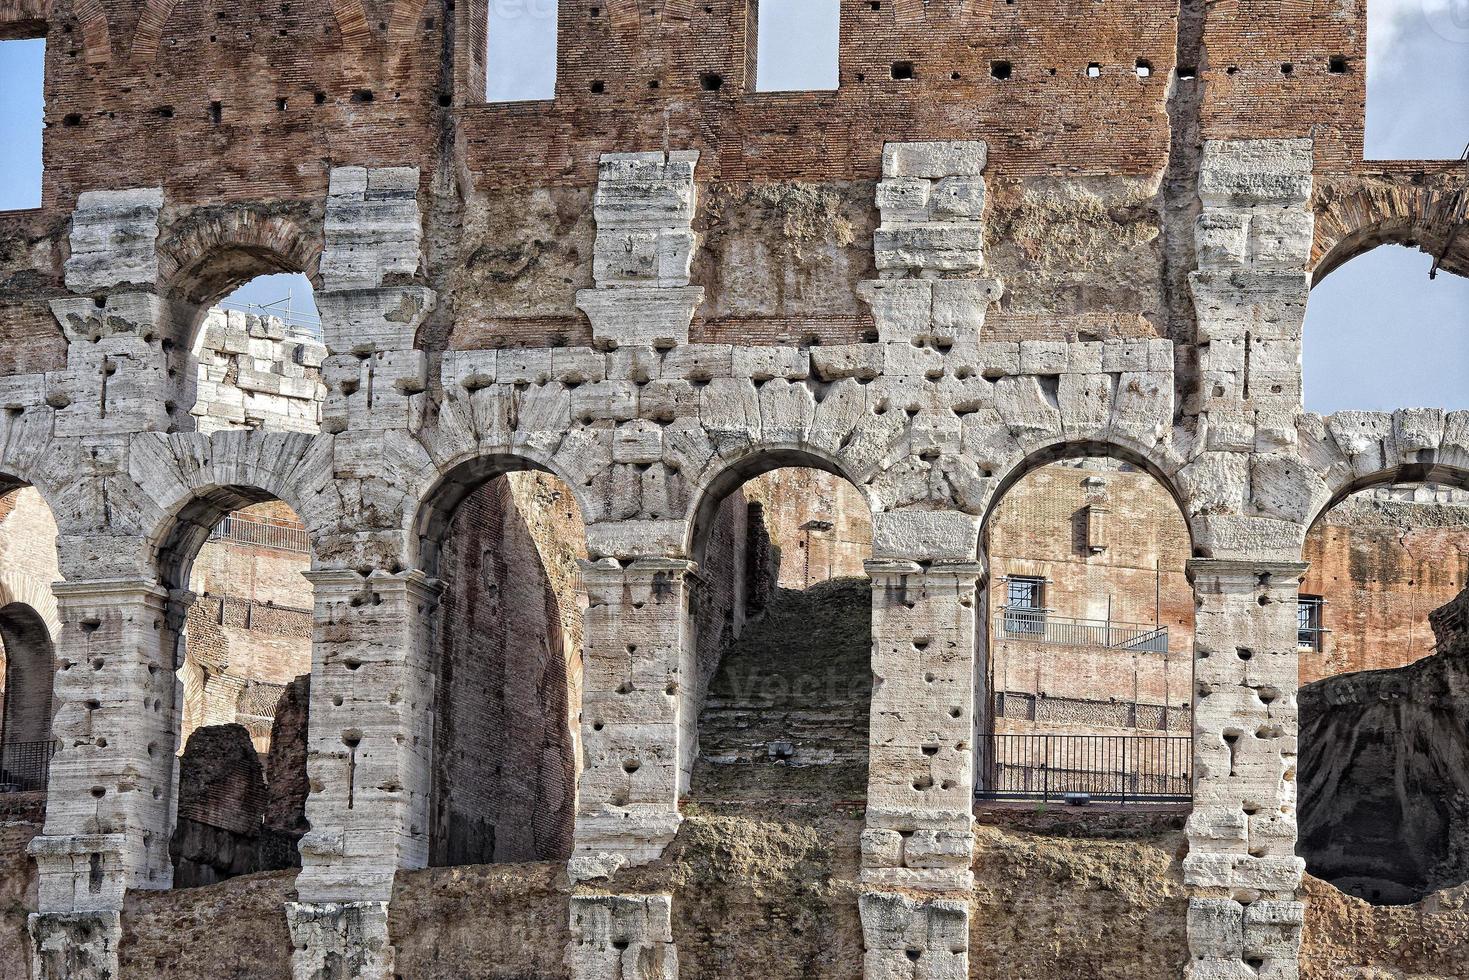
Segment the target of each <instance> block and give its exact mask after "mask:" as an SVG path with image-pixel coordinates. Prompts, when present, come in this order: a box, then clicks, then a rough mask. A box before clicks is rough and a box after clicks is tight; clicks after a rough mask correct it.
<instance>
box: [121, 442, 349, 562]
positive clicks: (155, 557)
mask: <svg viewBox="0 0 1469 980" xmlns="http://www.w3.org/2000/svg"><path fill="white" fill-rule="evenodd" d="M331 445H332V442H331V437H329V436H313V435H306V434H301V433H261V432H243V431H237V432H217V433H215V434H214V435H212V436H210V437H208V438H205V437H201V436H198V435H192V434H188V433H182V434H174V435H163V434H159V433H144V434H141V435H138V436H135V437H134V438H133V443H132V452H131V454H130V456H129V461H130V467H129V469H130V473H131V475H132V476H133V479H134V480H135V481H136V482H137V490H138V494H139V503H140V507H142V508H144V510H143V513H144V515H145V516H144V518H143V521H142V526H140V527H139V531H140V533H141V535H142V540H143V542H144V544H145V546H146V550H147V552H148V557H149V559H150V561H149V567H151V568H153V569H155V571H156V574H157V576H158V580H159V583H160V584H162V585H163V586H164V587H165V588H180V589H181V588H184V587H186V585H187V582H188V575H189V567H190V564H191V563H192V561H193V556H194V555H195V554H196V553H197V552H198V550H199V547H200V546H201V545H203V543H204V542H205V541H206V540H207V539H208V537H209V535H210V533H211V531H212V530H213V529H214V526H215V525H216V524H218V523H219V521H220V520H221V519H222V518H223V517H224V516H225V515H226V514H228V513H230V512H231V511H232V510H236V509H238V508H240V507H246V506H249V505H250V504H254V503H260V502H262V501H266V500H271V499H276V500H280V501H282V502H284V503H285V504H287V505H288V506H289V507H290V508H291V509H292V510H294V511H295V512H296V515H297V516H298V517H300V519H301V521H302V522H303V523H304V524H305V525H306V528H307V534H308V536H309V539H310V541H311V544H312V551H313V555H314V554H316V551H317V549H318V541H319V540H320V536H321V535H322V534H324V533H327V532H328V531H330V530H332V529H335V528H337V527H338V526H340V519H341V516H342V515H341V512H340V504H341V501H340V499H338V498H337V497H336V495H335V494H333V493H328V492H326V491H325V488H326V486H327V485H328V484H329V482H330V480H331V479H332V467H331V465H330V462H329V460H330V453H331Z"/></svg>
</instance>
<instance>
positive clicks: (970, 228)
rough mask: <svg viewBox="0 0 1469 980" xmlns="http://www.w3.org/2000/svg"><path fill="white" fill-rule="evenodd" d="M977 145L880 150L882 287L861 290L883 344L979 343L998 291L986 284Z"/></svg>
mask: <svg viewBox="0 0 1469 980" xmlns="http://www.w3.org/2000/svg"><path fill="white" fill-rule="evenodd" d="M988 157H989V147H988V145H987V144H986V143H984V142H983V141H981V140H935V141H931V142H922V143H887V144H885V145H884V146H883V154H882V180H881V181H880V182H878V185H877V207H878V210H879V211H880V212H881V215H882V224H881V225H879V227H878V228H877V231H876V232H875V233H874V235H873V242H872V245H873V257H874V259H875V261H876V263H877V272H878V275H879V276H880V277H881V278H879V279H873V280H869V281H867V282H862V283H859V284H858V286H857V295H858V296H860V297H861V298H862V300H863V301H864V302H866V303H867V304H868V305H870V306H871V307H872V318H873V320H874V321H875V322H876V324H877V334H878V339H879V340H880V341H882V342H884V343H895V342H897V343H913V344H915V345H917V344H926V343H934V344H953V343H955V342H956V341H963V340H967V341H969V342H970V343H974V342H976V341H977V340H978V339H979V338H980V332H981V328H982V327H983V326H984V319H985V313H986V311H987V310H988V309H989V305H990V304H991V303H992V302H994V301H995V300H997V299H999V298H1000V292H1001V286H1000V283H999V282H998V281H997V280H995V279H990V278H983V273H984V271H985V258H984V206H985V182H984V176H983V174H984V168H985V164H986V163H987V162H988Z"/></svg>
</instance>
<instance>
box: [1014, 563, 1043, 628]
mask: <svg viewBox="0 0 1469 980" xmlns="http://www.w3.org/2000/svg"><path fill="white" fill-rule="evenodd" d="M1005 632H1006V633H1007V634H1009V635H1010V636H1044V635H1045V632H1046V580H1045V579H1043V578H1040V577H1039V576H1034V575H1011V576H1010V577H1009V578H1008V579H1007V580H1006V582H1005Z"/></svg>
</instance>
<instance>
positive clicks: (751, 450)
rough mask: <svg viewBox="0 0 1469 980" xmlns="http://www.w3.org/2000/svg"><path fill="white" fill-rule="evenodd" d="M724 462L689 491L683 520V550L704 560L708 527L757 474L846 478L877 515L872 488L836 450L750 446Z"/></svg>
mask: <svg viewBox="0 0 1469 980" xmlns="http://www.w3.org/2000/svg"><path fill="white" fill-rule="evenodd" d="M720 463H721V465H718V466H711V467H709V468H708V469H707V470H706V471H705V472H704V473H703V474H702V475H701V477H700V479H699V480H698V481H697V482H696V484H695V489H694V490H693V492H691V493H690V494H689V509H688V512H687V515H686V519H685V522H684V526H685V538H684V542H683V546H684V551H683V553H684V554H686V555H688V556H689V557H690V558H691V559H692V560H693V561H695V562H701V561H702V559H703V552H704V547H705V544H706V543H707V538H708V531H709V527H710V525H711V524H712V522H713V521H714V519H715V515H716V514H717V513H718V510H719V506H720V504H721V502H723V500H724V498H725V497H727V496H729V494H730V493H732V492H733V491H734V490H736V489H738V488H739V487H741V486H743V485H744V484H745V483H748V482H749V481H750V480H753V479H754V478H755V477H757V476H761V475H763V474H765V473H769V472H770V471H772V470H778V469H782V468H784V467H805V468H809V469H815V470H821V471H823V472H826V473H830V474H832V475H833V476H837V477H840V478H841V479H843V480H845V481H847V482H848V483H849V484H851V485H852V486H853V487H855V488H856V490H857V492H858V493H859V494H861V495H862V498H863V500H864V501H865V502H866V504H867V509H868V513H869V514H872V515H874V516H875V515H876V514H877V512H878V510H879V508H878V507H877V506H875V505H874V501H873V497H872V492H871V488H870V487H869V486H867V485H865V484H864V483H862V482H861V481H859V480H855V479H853V478H852V476H851V475H850V474H849V473H848V471H847V467H846V465H845V464H844V463H843V461H842V460H841V459H840V458H839V457H837V456H836V455H835V454H833V453H827V452H824V451H822V450H820V449H817V448H815V447H812V446H801V447H795V446H785V445H776V446H761V445H758V444H756V445H751V446H749V447H747V448H746V449H745V450H744V451H743V452H742V453H740V454H739V455H738V456H736V457H734V458H733V459H722V460H721V461H720Z"/></svg>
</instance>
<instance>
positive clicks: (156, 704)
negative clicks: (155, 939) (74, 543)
mask: <svg viewBox="0 0 1469 980" xmlns="http://www.w3.org/2000/svg"><path fill="white" fill-rule="evenodd" d="M55 592H56V596H57V600H58V605H59V608H60V613H61V619H62V623H63V625H62V629H61V634H60V637H59V639H58V642H57V663H58V670H57V674H56V683H55V688H54V695H53V697H54V699H55V701H54V703H55V705H56V714H55V719H54V721H53V732H54V734H55V737H56V739H57V741H58V743H59V748H58V750H57V752H56V755H55V757H54V758H53V759H52V761H51V772H50V779H49V783H48V795H47V799H46V826H45V829H44V832H43V833H42V835H41V836H39V837H36V838H35V839H34V840H32V841H31V845H30V852H31V854H32V856H33V857H35V859H36V865H37V868H38V871H39V874H40V911H39V913H37V914H35V915H32V916H31V918H30V929H31V937H32V940H33V943H34V953H35V957H34V966H35V969H34V974H35V976H36V977H37V978H39V980H62V978H68V980H85V978H93V977H98V978H100V977H114V976H116V971H117V944H118V942H119V941H120V940H121V938H122V930H121V924H120V922H119V911H120V910H121V909H122V900H123V893H124V891H125V890H126V889H128V888H168V887H169V886H170V885H171V884H172V880H173V868H172V865H171V864H170V862H169V856H168V840H169V835H170V833H171V832H172V829H173V807H174V805H175V799H176V798H175V794H174V778H175V774H176V771H177V759H176V756H175V755H174V750H175V745H176V743H177V739H178V730H177V721H176V715H175V711H174V707H175V702H174V667H175V663H174V660H175V656H176V650H177V643H176V639H177V636H176V633H175V632H174V630H173V628H172V627H171V626H170V624H169V623H168V621H167V599H168V595H167V592H166V591H165V590H164V589H162V588H160V587H159V586H157V585H155V584H153V583H151V582H144V581H136V580H111V581H98V582H66V583H58V584H57V585H56V586H55Z"/></svg>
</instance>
